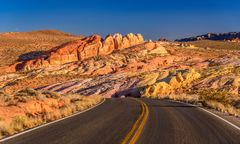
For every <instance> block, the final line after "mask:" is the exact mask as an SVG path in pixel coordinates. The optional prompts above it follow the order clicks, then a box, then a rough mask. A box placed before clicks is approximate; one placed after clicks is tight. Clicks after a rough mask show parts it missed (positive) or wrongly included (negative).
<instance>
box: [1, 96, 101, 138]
mask: <svg viewBox="0 0 240 144" xmlns="http://www.w3.org/2000/svg"><path fill="white" fill-rule="evenodd" d="M105 100H106V99H105V98H104V99H103V101H101V102H100V103H98V104H97V105H95V106H93V107H90V108H88V109H85V110H83V111H80V112H77V113H75V114H73V115H70V116H67V117H63V118H61V119H58V120H55V121H52V122H49V123H45V124H42V125H39V126H36V127H34V128H30V129H28V130H25V131H22V132H19V133H17V134H14V135H12V136H8V137H6V138H3V139H1V140H0V142H4V141H7V140H9V139H12V138H15V137H17V136H20V135H23V134H25V133H28V132H31V131H34V130H36V129H39V128H42V127H45V126H48V125H50V124H53V123H56V122H59V121H62V120H65V119H67V118H71V117H74V116H76V115H79V114H82V113H84V112H87V111H90V110H92V109H94V108H95V107H97V106H99V105H101V104H103V103H104V102H105Z"/></svg>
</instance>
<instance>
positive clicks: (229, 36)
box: [176, 32, 240, 42]
mask: <svg viewBox="0 0 240 144" xmlns="http://www.w3.org/2000/svg"><path fill="white" fill-rule="evenodd" d="M239 38H240V32H229V33H208V34H204V35H199V36H195V37H189V38H183V39H177V40H176V41H177V42H189V41H198V40H220V41H222V40H230V41H235V39H239Z"/></svg>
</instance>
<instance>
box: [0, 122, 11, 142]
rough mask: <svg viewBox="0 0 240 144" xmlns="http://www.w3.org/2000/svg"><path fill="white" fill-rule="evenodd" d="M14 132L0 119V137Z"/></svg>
mask: <svg viewBox="0 0 240 144" xmlns="http://www.w3.org/2000/svg"><path fill="white" fill-rule="evenodd" d="M13 133H14V130H13V129H12V128H11V127H10V125H9V124H8V123H6V122H5V121H0V139H1V138H2V137H3V136H6V135H11V134H13Z"/></svg>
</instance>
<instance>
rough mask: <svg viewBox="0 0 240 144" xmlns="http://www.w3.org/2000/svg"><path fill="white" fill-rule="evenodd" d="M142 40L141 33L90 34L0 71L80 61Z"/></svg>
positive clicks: (136, 43) (13, 70) (139, 42)
mask: <svg viewBox="0 0 240 144" xmlns="http://www.w3.org/2000/svg"><path fill="white" fill-rule="evenodd" d="M143 42H144V38H143V36H142V35H141V34H137V35H134V34H132V33H130V34H128V35H126V36H122V35H121V34H115V35H113V36H112V35H108V36H107V37H106V38H105V39H102V38H101V36H99V35H92V36H89V37H86V38H83V39H81V40H76V41H73V42H69V43H66V44H64V45H61V46H59V47H55V48H53V49H51V50H49V51H46V52H45V54H44V55H42V56H40V57H38V58H36V59H33V60H28V61H23V62H19V63H16V64H13V65H11V66H8V67H2V68H0V72H15V71H18V70H31V69H37V68H42V67H48V66H54V65H61V64H65V63H69V62H75V61H81V60H85V59H87V58H91V57H95V56H98V55H107V54H110V53H112V52H113V51H114V50H117V49H125V48H128V47H131V46H134V45H138V44H141V43H143Z"/></svg>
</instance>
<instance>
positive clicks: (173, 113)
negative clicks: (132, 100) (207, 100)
mask: <svg viewBox="0 0 240 144" xmlns="http://www.w3.org/2000/svg"><path fill="white" fill-rule="evenodd" d="M142 100H143V101H144V102H145V103H146V104H147V105H148V108H149V111H150V117H149V119H148V122H147V123H146V125H145V129H144V131H143V133H142V135H141V137H140V138H139V139H138V143H139V144H158V143H160V144H240V131H239V130H237V129H235V128H234V127H232V126H230V125H229V124H227V123H226V122H223V121H222V120H220V119H219V118H217V117H214V116H212V115H211V114H209V113H206V112H204V111H202V110H201V109H199V108H197V107H194V106H189V105H187V104H182V103H178V102H172V101H169V100H161V101H160V100H151V99H142Z"/></svg>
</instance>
